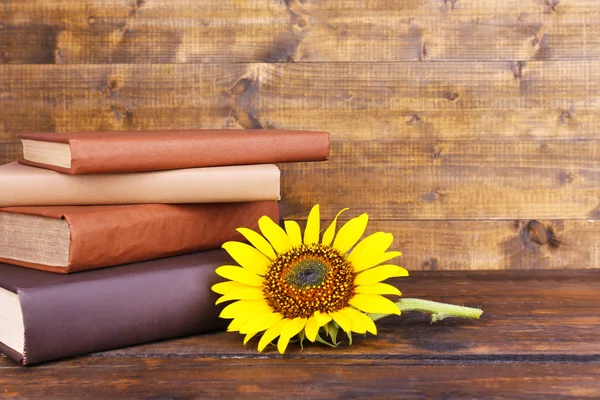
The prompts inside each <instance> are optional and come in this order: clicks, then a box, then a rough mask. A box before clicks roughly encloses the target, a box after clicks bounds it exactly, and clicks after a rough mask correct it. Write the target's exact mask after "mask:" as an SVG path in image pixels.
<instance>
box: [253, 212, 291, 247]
mask: <svg viewBox="0 0 600 400" xmlns="http://www.w3.org/2000/svg"><path fill="white" fill-rule="evenodd" d="M258 227H259V228H260V231H261V232H262V234H263V235H265V237H266V238H267V240H268V241H269V242H270V243H271V245H272V246H273V248H274V249H275V251H276V252H278V253H279V254H281V253H285V252H286V251H287V250H289V248H290V247H291V244H290V238H288V235H287V234H286V233H285V231H284V230H283V229H282V228H281V227H280V226H279V225H277V224H276V223H275V222H273V220H272V219H271V218H269V217H267V216H266V215H265V216H262V217H260V219H259V220H258Z"/></svg>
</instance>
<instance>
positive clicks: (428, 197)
mask: <svg viewBox="0 0 600 400" xmlns="http://www.w3.org/2000/svg"><path fill="white" fill-rule="evenodd" d="M443 197H444V194H443V193H442V192H440V190H439V189H434V190H432V191H431V192H429V193H427V194H425V195H424V196H423V200H424V201H425V202H427V203H433V202H435V201H439V200H442V198H443Z"/></svg>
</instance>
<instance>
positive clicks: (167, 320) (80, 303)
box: [0, 250, 232, 365]
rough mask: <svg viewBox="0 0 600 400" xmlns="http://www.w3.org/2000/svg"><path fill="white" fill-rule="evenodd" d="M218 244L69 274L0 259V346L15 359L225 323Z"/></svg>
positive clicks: (39, 358)
mask: <svg viewBox="0 0 600 400" xmlns="http://www.w3.org/2000/svg"><path fill="white" fill-rule="evenodd" d="M231 262H232V260H231V258H229V256H228V255H227V253H226V252H225V251H224V250H211V251H207V252H200V253H193V254H187V255H183V256H177V257H169V258H162V259H160V260H152V261H145V262H140V263H136V264H130V265H127V266H121V267H113V268H105V269H100V270H96V271H89V272H83V273H80V274H73V275H59V274H52V273H48V272H42V271H34V270H31V269H26V268H19V267H15V266H12V265H7V264H0V351H1V352H2V353H4V354H6V355H7V356H8V357H9V358H11V359H12V360H14V361H16V362H18V363H20V364H21V365H27V364H33V363H39V362H43V361H49V360H55V359H59V358H66V357H71V356H76V355H81V354H86V353H91V352H96V351H103V350H110V349H117V348H120V347H125V346H130V345H135V344H140V343H146V342H152V341H157V340H163V339H169V338H174V337H180V336H187V335H193V334H197V333H201V332H207V331H211V330H216V329H222V328H224V324H223V320H219V318H218V314H219V307H216V306H215V300H216V299H217V296H216V295H215V294H214V293H212V291H211V286H212V285H213V284H215V283H217V282H219V281H221V278H219V277H218V276H217V274H215V269H216V268H217V267H218V266H220V265H224V264H230V263H231Z"/></svg>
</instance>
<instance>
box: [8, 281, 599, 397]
mask: <svg viewBox="0 0 600 400" xmlns="http://www.w3.org/2000/svg"><path fill="white" fill-rule="evenodd" d="M597 272H598V271H581V270H573V271H566V270H555V271H477V272H469V271H456V272H443V271H436V272H415V273H413V274H411V276H410V277H408V278H401V279H394V280H393V281H392V282H393V283H394V284H395V285H397V286H398V287H399V288H401V289H402V291H403V293H404V295H405V296H409V297H417V298H428V299H431V300H436V301H443V302H449V303H454V304H464V305H470V306H478V307H481V308H482V309H483V310H484V313H483V315H482V317H481V319H480V320H477V321H461V320H451V319H447V320H444V321H441V322H438V323H435V324H430V323H429V321H428V319H427V317H426V316H424V315H421V314H417V313H405V314H404V315H402V316H401V317H389V318H387V319H383V320H381V321H380V322H379V323H378V326H379V329H378V335H377V336H376V337H371V336H370V335H369V337H368V338H366V339H364V338H361V337H359V336H360V335H356V337H355V342H354V344H353V345H352V346H348V345H347V343H342V345H341V346H340V347H339V348H337V349H331V348H329V347H326V346H321V345H312V344H308V345H306V346H305V348H304V350H302V351H301V350H300V349H299V347H298V346H297V344H291V345H290V346H289V348H288V352H287V353H286V355H285V356H280V355H279V353H278V352H277V351H276V350H275V349H274V348H272V347H269V348H268V349H267V350H266V351H265V352H263V353H258V352H257V350H256V339H253V340H252V341H251V342H250V343H249V344H248V345H247V346H246V347H244V346H243V345H242V342H241V339H242V337H241V336H240V335H238V334H235V333H225V332H222V333H213V334H205V335H198V336H195V337H190V338H186V339H178V340H169V341H163V342H159V343H153V344H147V345H142V346H135V347H129V348H126V349H120V350H114V351H109V352H103V353H96V354H93V355H90V356H84V357H79V358H73V359H69V360H64V361H57V362H51V363H47V364H42V365H39V366H34V367H31V368H22V367H18V366H16V365H15V364H13V363H12V362H10V361H8V360H7V359H6V358H2V357H0V370H1V371H2V373H1V374H0V385H1V386H2V393H3V395H4V396H13V397H39V396H40V395H46V394H48V393H51V395H52V396H56V397H57V398H64V397H82V395H83V394H89V393H94V397H98V398H101V397H108V398H118V397H125V396H126V397H147V396H150V395H152V396H154V397H156V395H157V393H163V392H164V393H165V394H167V393H168V395H169V397H173V396H176V397H188V396H195V397H197V396H201V397H212V396H221V397H223V396H225V397H230V396H231V394H232V393H235V394H239V395H250V396H251V397H255V396H258V397H261V398H268V397H274V398H281V393H286V395H287V396H288V397H294V396H293V394H295V393H298V396H297V397H303V398H304V397H319V398H323V396H324V394H327V395H329V396H338V397H348V396H350V395H354V396H356V395H359V396H360V397H368V398H378V397H383V396H384V395H386V396H387V397H402V398H411V396H419V397H423V396H424V397H432V398H438V397H442V396H446V397H447V396H448V395H449V394H452V395H453V396H454V397H456V396H458V397H490V396H491V395H492V394H495V395H498V396H501V397H510V398H514V397H522V394H523V393H527V394H529V395H534V396H538V397H551V396H558V395H564V396H573V397H585V396H588V397H595V396H596V395H597V393H598V391H599V390H600V386H599V382H600V369H599V368H598V357H599V356H600V341H599V340H598V335H597V332H598V329H600V315H599V314H598V307H597V297H598V296H597V290H596V288H597V287H598V285H599V284H600V275H599V274H598V273H597ZM299 390H301V392H298V391H299ZM461 395H464V396H461Z"/></svg>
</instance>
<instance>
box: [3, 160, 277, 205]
mask: <svg viewBox="0 0 600 400" xmlns="http://www.w3.org/2000/svg"><path fill="white" fill-rule="evenodd" d="M279 175H280V173H279V168H278V167H277V166H276V165H273V164H258V165H240V166H231V167H209V168H188V169H176V170H170V171H154V172H139V173H126V174H101V175H67V174H62V173H60V172H55V171H51V170H46V169H42V168H36V167H29V166H26V165H21V164H18V163H16V162H13V163H9V164H5V165H2V166H0V207H7V206H37V205H46V206H52V205H92V204H99V205H101V204H143V203H167V204H173V203H226V202H230V203H233V202H244V201H261V200H279V198H280V197H279Z"/></svg>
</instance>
